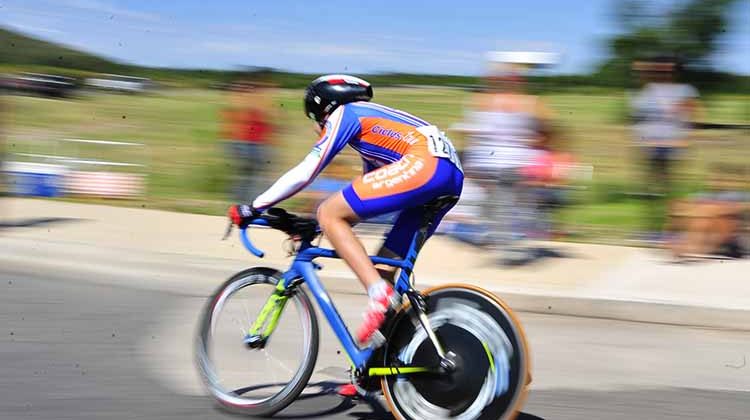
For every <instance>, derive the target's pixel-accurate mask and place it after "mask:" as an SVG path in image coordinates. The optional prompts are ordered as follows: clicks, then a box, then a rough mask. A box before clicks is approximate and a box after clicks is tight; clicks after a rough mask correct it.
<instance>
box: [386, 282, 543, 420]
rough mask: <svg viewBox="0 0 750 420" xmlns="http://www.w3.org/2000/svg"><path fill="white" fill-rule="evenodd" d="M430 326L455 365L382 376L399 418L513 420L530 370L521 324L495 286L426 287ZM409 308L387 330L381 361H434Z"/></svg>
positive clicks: (395, 363)
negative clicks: (492, 290) (495, 292)
mask: <svg viewBox="0 0 750 420" xmlns="http://www.w3.org/2000/svg"><path fill="white" fill-rule="evenodd" d="M423 295H424V296H426V301H427V310H426V313H427V314H428V318H429V320H430V324H431V326H432V329H433V330H434V331H435V334H436V336H437V337H438V340H439V341H440V342H441V344H442V346H443V347H444V350H445V352H446V354H447V355H449V357H450V359H451V360H452V361H453V362H454V365H455V368H454V369H452V370H451V371H450V372H449V373H430V374H413V375H395V376H386V377H383V379H382V381H381V385H382V389H383V394H384V395H385V398H386V401H387V402H388V404H389V406H390V408H391V411H392V412H393V414H394V416H395V417H396V418H401V419H430V418H451V419H513V418H515V416H516V415H517V413H518V410H519V409H520V407H521V404H522V403H523V400H524V398H525V394H526V385H527V378H529V377H530V374H529V357H528V346H527V344H526V339H525V336H524V333H523V330H522V328H521V325H520V323H519V322H518V321H517V320H516V318H515V317H514V315H513V313H512V312H511V311H510V308H508V306H507V305H505V303H503V302H502V301H501V300H500V299H498V298H497V297H496V296H494V295H493V294H492V293H490V292H488V291H486V290H483V289H481V288H478V287H473V286H470V285H463V284H459V285H445V286H439V287H436V288H433V289H429V290H426V291H425V292H423ZM412 317H413V309H407V311H406V312H405V313H403V314H402V315H401V318H400V321H397V322H396V324H395V325H394V328H393V329H392V330H391V331H392V333H391V337H390V339H389V341H388V344H387V345H386V346H387V347H386V349H385V354H384V358H385V365H386V366H399V365H401V366H428V367H429V366H437V365H438V364H439V363H440V359H439V357H438V355H437V353H436V351H435V349H434V346H433V345H432V343H431V341H430V339H429V338H428V337H427V334H426V332H425V331H424V329H422V327H421V326H420V324H419V323H418V322H414V321H413V320H412V319H411V318H412Z"/></svg>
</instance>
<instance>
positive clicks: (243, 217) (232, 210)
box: [227, 204, 260, 227]
mask: <svg viewBox="0 0 750 420" xmlns="http://www.w3.org/2000/svg"><path fill="white" fill-rule="evenodd" d="M227 216H229V219H230V220H231V221H232V223H233V224H235V225H237V226H239V227H246V226H247V225H249V224H250V222H251V221H252V220H253V219H257V218H258V216H260V212H259V211H258V210H257V209H256V208H254V207H253V206H251V205H249V204H235V205H233V206H230V207H229V210H228V211H227Z"/></svg>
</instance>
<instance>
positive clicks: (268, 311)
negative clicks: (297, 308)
mask: <svg viewBox="0 0 750 420" xmlns="http://www.w3.org/2000/svg"><path fill="white" fill-rule="evenodd" d="M288 299H289V294H288V293H287V290H286V288H285V287H284V281H283V280H281V281H279V283H278V284H277V285H276V290H274V292H273V293H272V294H271V296H269V297H268V300H267V301H266V303H265V305H263V309H261V310H260V314H258V317H257V318H255V322H253V325H252V326H251V327H250V329H249V330H248V332H247V334H246V335H245V338H244V339H243V340H242V341H243V342H244V343H245V345H247V346H248V347H250V348H263V347H265V345H266V342H267V341H268V338H269V337H270V336H271V333H273V331H274V330H275V329H276V326H277V325H278V324H279V319H280V318H281V313H282V312H283V310H284V306H285V305H286V301H287V300H288ZM269 317H270V319H269ZM261 331H262V332H261Z"/></svg>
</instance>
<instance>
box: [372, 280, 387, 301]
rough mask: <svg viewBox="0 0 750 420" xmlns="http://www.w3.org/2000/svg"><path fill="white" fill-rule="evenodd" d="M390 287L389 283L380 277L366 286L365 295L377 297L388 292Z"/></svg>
mask: <svg viewBox="0 0 750 420" xmlns="http://www.w3.org/2000/svg"><path fill="white" fill-rule="evenodd" d="M390 289H391V285H390V284H388V282H387V281H385V280H383V279H380V281H378V282H377V283H374V284H371V285H370V286H369V287H368V288H367V295H368V296H370V299H375V298H379V297H382V296H385V295H386V294H388V291H389V290H390Z"/></svg>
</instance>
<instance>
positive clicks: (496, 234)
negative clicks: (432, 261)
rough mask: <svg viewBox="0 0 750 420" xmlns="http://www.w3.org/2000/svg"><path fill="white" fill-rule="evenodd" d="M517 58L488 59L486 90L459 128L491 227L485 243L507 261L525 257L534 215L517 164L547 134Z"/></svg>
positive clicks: (544, 116)
mask: <svg viewBox="0 0 750 420" xmlns="http://www.w3.org/2000/svg"><path fill="white" fill-rule="evenodd" d="M525 70H526V66H524V65H521V64H518V63H510V62H502V61H500V62H498V61H492V62H491V67H490V71H489V74H488V76H487V79H486V83H487V86H486V91H485V92H482V93H480V94H478V95H477V96H476V97H475V98H474V100H473V109H472V110H471V111H470V112H469V113H468V114H467V120H468V122H467V124H466V125H465V126H464V127H463V128H462V131H464V132H465V133H467V134H468V145H467V147H466V150H465V155H466V158H465V159H464V161H463V163H464V167H465V169H466V174H467V177H468V178H469V179H470V180H471V181H472V182H475V183H476V184H477V185H479V186H481V187H482V189H483V190H484V197H485V199H484V201H483V203H482V204H481V214H482V218H483V219H484V220H485V223H486V225H485V226H489V229H488V231H489V238H488V240H489V245H490V246H491V247H492V248H493V249H495V250H496V252H498V253H499V254H500V255H502V257H501V262H503V263H505V264H515V263H517V262H519V261H526V260H527V259H528V251H529V250H527V249H525V248H523V247H522V246H521V243H520V242H519V240H520V239H522V238H524V237H525V235H526V232H527V231H528V229H529V227H530V223H531V220H533V217H534V211H535V210H534V203H533V201H532V200H533V197H532V195H531V190H530V189H529V188H528V187H527V185H526V184H525V183H524V182H523V181H524V178H523V173H522V172H521V169H522V168H524V167H525V166H528V165H530V164H532V163H533V162H534V159H535V158H536V156H537V155H538V154H539V149H538V147H539V146H541V145H542V142H543V141H546V140H548V139H549V134H550V130H549V124H548V121H549V119H550V111H549V110H548V109H547V107H546V106H545V105H544V103H543V102H542V101H541V99H540V98H539V97H537V96H534V95H530V94H528V93H526V91H525V87H526V82H525V78H524V72H525Z"/></svg>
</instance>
